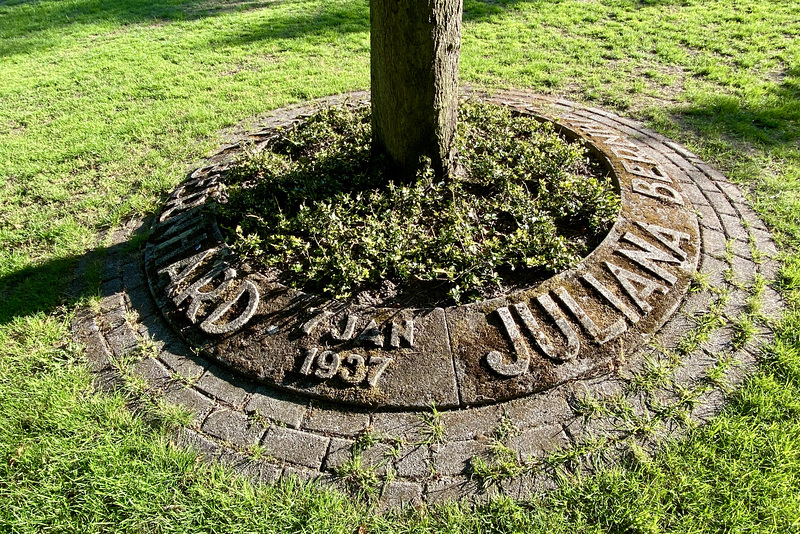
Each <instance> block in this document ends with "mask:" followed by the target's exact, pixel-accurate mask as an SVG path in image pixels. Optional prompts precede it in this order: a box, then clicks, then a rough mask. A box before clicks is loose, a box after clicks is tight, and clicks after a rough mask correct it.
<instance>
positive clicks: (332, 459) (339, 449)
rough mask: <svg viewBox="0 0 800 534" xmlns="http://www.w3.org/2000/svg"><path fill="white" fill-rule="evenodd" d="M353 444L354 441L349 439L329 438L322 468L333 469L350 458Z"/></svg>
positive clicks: (351, 457)
mask: <svg viewBox="0 0 800 534" xmlns="http://www.w3.org/2000/svg"><path fill="white" fill-rule="evenodd" d="M354 444H355V442H354V441H352V440H349V439H341V438H331V443H330V445H329V446H328V453H327V454H326V455H325V463H324V465H323V469H324V470H326V471H333V470H335V469H337V468H339V467H341V466H342V465H344V464H345V463H347V462H349V461H350V460H352V459H353V445H354Z"/></svg>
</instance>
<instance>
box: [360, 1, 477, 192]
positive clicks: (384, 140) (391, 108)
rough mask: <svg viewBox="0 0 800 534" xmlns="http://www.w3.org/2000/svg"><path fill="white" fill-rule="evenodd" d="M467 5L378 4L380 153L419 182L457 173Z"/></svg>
mask: <svg viewBox="0 0 800 534" xmlns="http://www.w3.org/2000/svg"><path fill="white" fill-rule="evenodd" d="M462 11H463V4H462V0H370V31H371V38H370V41H371V42H370V45H371V65H370V67H371V84H372V136H373V152H374V153H376V154H381V155H383V156H385V157H386V158H387V160H388V163H389V168H390V174H391V176H390V178H391V179H395V180H399V181H402V182H405V183H410V182H411V181H413V179H414V176H415V175H416V172H417V170H418V169H419V167H420V161H421V159H422V158H430V161H431V166H432V168H433V170H434V172H435V173H436V174H437V176H439V177H444V178H447V177H448V176H449V175H450V174H452V172H453V160H454V156H455V153H454V149H453V138H454V136H455V130H456V119H457V111H458V58H459V54H460V52H461V16H462Z"/></svg>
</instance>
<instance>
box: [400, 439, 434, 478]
mask: <svg viewBox="0 0 800 534" xmlns="http://www.w3.org/2000/svg"><path fill="white" fill-rule="evenodd" d="M395 469H397V474H398V475H399V476H401V477H407V478H422V477H425V476H428V475H430V474H431V453H430V450H429V449H428V446H427V445H412V446H410V447H407V448H405V449H403V450H401V451H400V456H399V458H398V459H397V461H396V462H395Z"/></svg>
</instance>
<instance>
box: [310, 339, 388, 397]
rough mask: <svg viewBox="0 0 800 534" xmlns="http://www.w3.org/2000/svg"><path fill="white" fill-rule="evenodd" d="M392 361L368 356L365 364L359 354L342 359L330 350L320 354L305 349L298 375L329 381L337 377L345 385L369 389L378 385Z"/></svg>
mask: <svg viewBox="0 0 800 534" xmlns="http://www.w3.org/2000/svg"><path fill="white" fill-rule="evenodd" d="M393 361H394V360H393V359H392V358H387V357H384V356H370V357H369V360H368V361H367V362H366V363H365V362H364V357H363V356H361V355H360V354H348V355H346V356H344V357H342V355H341V354H340V353H337V352H334V351H332V350H325V351H322V352H320V350H319V349H318V348H316V347H314V348H311V349H305V357H304V358H303V363H302V365H301V366H300V371H299V372H300V374H301V375H305V376H311V375H313V376H315V377H317V378H320V379H322V380H330V379H332V378H334V377H336V376H338V377H339V378H340V379H341V380H342V381H344V382H345V383H346V384H349V385H352V386H356V385H359V384H366V385H367V386H369V387H371V388H372V387H375V386H377V385H378V380H380V378H381V376H382V375H383V373H384V371H386V368H387V367H389V365H390V364H391V363H392V362H393Z"/></svg>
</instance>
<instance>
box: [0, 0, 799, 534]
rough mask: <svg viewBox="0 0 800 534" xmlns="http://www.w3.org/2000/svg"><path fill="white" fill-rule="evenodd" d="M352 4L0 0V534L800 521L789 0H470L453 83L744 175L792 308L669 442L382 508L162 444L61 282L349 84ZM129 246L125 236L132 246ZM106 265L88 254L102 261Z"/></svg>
mask: <svg viewBox="0 0 800 534" xmlns="http://www.w3.org/2000/svg"><path fill="white" fill-rule="evenodd" d="M367 8H368V6H367V3H366V2H364V1H361V0H359V1H353V0H339V1H335V2H318V1H311V0H309V1H299V0H295V1H291V0H284V1H275V2H225V3H223V2H215V1H214V0H211V1H186V0H184V1H180V0H163V1H158V0H157V1H152V0H148V1H144V0H121V1H115V2H110V1H108V2H107V1H103V0H99V1H86V0H60V1H55V0H40V1H38V2H27V1H16V0H10V1H9V0H7V1H4V2H0V178H1V179H0V346H2V351H0V405H1V406H2V409H0V530H3V531H10V532H41V531H47V530H53V531H64V532H72V531H81V532H87V531H89V532H98V531H115V532H126V531H131V532H132V531H154V532H196V531H220V532H223V531H225V532H227V531H230V532H252V531H258V532H292V531H306V532H320V531H325V532H359V531H360V532H676V533H678V532H680V533H684V532H776V533H784V532H798V531H800V404H799V403H798V399H800V335H798V332H800V314H798V311H797V306H798V301H799V300H800V254H799V253H798V252H799V250H798V247H800V225H798V221H800V147H799V146H798V140H800V132H799V131H798V120H800V103H799V102H800V64H799V63H798V58H800V50H798V49H799V48H800V39H798V38H797V36H798V35H800V23H799V22H798V21H800V6H798V5H797V4H795V3H792V2H785V1H782V0H774V1H767V0H759V1H756V0H742V1H739V2H735V3H731V2H722V1H715V0H712V1H706V2H696V1H692V0H688V1H686V0H681V1H672V0H658V1H656V0H653V1H645V2H638V1H631V0H594V1H583V0H562V1H558V2H549V1H548V2H545V1H535V0H534V1H521V0H520V1H517V0H507V1H501V2H488V1H487V2H483V1H477V0H467V1H466V2H465V6H464V8H465V26H464V33H463V39H464V44H463V54H462V58H461V61H462V69H461V72H462V81H464V82H466V83H473V84H478V85H483V86H507V87H517V88H530V89H533V90H536V91H540V92H545V93H552V94H557V95H560V96H565V97H568V98H572V99H574V100H578V101H581V102H586V103H589V104H593V105H598V106H602V107H606V108H610V109H612V110H614V111H616V112H618V113H621V114H623V115H628V116H633V117H635V118H639V119H642V120H645V121H646V122H647V124H648V125H649V126H651V127H653V128H655V129H657V130H658V131H659V132H661V133H662V134H665V135H668V136H669V137H671V138H673V139H675V140H677V141H680V142H682V143H684V144H686V145H687V146H688V147H689V148H690V149H691V150H693V151H694V152H696V153H698V154H699V155H700V156H701V157H702V158H703V159H704V160H705V161H707V162H709V163H711V164H713V165H714V166H716V167H717V168H719V169H721V170H723V171H724V172H725V174H726V175H728V176H729V177H730V178H731V179H733V180H734V181H735V182H736V183H738V184H740V185H741V186H742V187H744V188H745V189H746V190H747V191H748V194H749V195H750V198H751V199H752V201H753V204H754V206H755V207H756V209H757V210H758V211H759V212H760V214H761V215H762V216H763V217H764V219H765V220H766V221H767V222H768V224H769V225H770V227H771V228H773V229H775V230H776V232H777V238H778V243H779V245H780V248H781V251H782V253H783V254H784V260H785V267H784V269H783V272H782V275H781V277H780V279H779V280H778V281H777V284H778V286H779V287H780V288H781V291H782V292H783V294H784V295H785V297H786V298H787V301H788V304H789V310H788V312H787V314H786V316H785V317H784V320H783V321H782V323H781V324H780V325H779V328H778V330H777V339H776V341H775V342H774V343H773V344H772V345H771V347H770V349H769V350H768V351H767V352H766V353H765V355H764V362H763V364H762V365H761V367H760V368H759V370H758V371H757V372H756V374H755V375H754V376H753V377H752V378H750V379H749V380H748V382H747V383H746V385H745V386H744V387H743V388H741V389H740V390H738V391H736V392H733V393H732V394H731V398H730V403H729V404H728V406H727V408H726V409H725V411H724V412H723V413H722V414H721V415H720V416H719V417H718V418H716V419H715V420H713V421H711V422H710V423H709V424H708V425H706V426H704V427H700V428H697V429H695V430H693V431H691V432H690V433H689V435H688V436H687V438H686V439H684V440H681V441H680V442H679V443H673V444H665V445H664V447H663V450H660V451H658V452H657V453H656V454H655V455H653V456H650V457H638V458H633V459H632V460H631V461H630V462H629V463H628V464H625V465H622V466H616V467H614V466H612V467H609V468H607V469H605V470H602V471H601V472H599V473H597V474H594V475H591V476H588V475H565V477H564V479H563V480H561V481H560V484H559V489H557V490H556V491H554V492H552V493H549V494H546V495H543V496H541V498H539V499H536V500H534V501H531V502H528V503H516V502H512V501H509V500H504V499H500V500H497V501H495V502H492V503H490V504H487V505H485V506H483V507H480V508H478V509H477V510H471V509H469V508H468V507H465V506H460V505H448V506H443V507H432V508H429V509H426V510H420V511H406V512H399V513H395V514H389V515H387V516H375V515H373V514H371V513H370V510H369V508H368V506H367V505H365V504H363V503H355V502H351V501H349V500H346V499H344V498H342V497H341V496H337V495H334V494H329V493H326V492H323V491H321V490H319V489H315V488H313V487H306V486H302V485H298V484H292V483H283V484H279V485H276V486H274V487H273V486H270V487H266V488H259V489H255V488H252V487H251V486H250V485H248V484H247V483H246V482H244V481H242V480H241V479H238V478H236V477H235V476H233V475H232V474H231V473H228V472H226V471H225V470H224V469H221V468H219V467H214V466H207V465H206V464H204V463H203V462H199V461H196V460H195V458H194V456H193V455H192V454H191V453H187V452H184V451H180V450H176V449H175V448H174V447H172V446H171V445H170V440H169V435H170V434H169V433H168V432H167V429H168V428H171V427H173V426H174V425H179V424H182V419H181V417H179V416H178V415H179V414H178V415H176V414H172V413H170V412H169V411H168V410H164V409H162V408H160V407H158V406H153V407H151V408H147V409H139V410H138V411H135V412H131V411H129V410H128V409H127V408H126V402H127V400H128V397H126V392H125V391H120V392H117V393H116V394H105V393H102V392H99V391H97V390H96V389H95V387H94V386H93V385H92V382H91V377H90V375H89V373H88V372H87V370H86V368H85V366H84V364H83V362H82V356H81V348H80V347H77V346H75V345H73V344H72V343H71V342H70V334H69V327H68V320H69V317H70V314H71V313H72V312H73V310H74V309H75V306H76V304H77V303H78V302H80V301H87V300H88V301H91V298H92V292H91V291H89V292H84V293H82V294H79V295H67V293H66V289H67V288H68V287H69V278H70V272H71V269H72V268H73V267H74V266H75V264H76V263H77V261H79V260H80V259H81V258H85V257H86V254H87V252H89V251H90V250H95V249H97V248H98V247H100V248H102V245H103V243H102V242H101V243H97V242H96V236H97V235H99V232H100V231H102V230H104V229H109V228H113V227H115V226H116V225H118V224H119V222H120V221H122V220H124V219H125V218H127V217H129V216H133V215H137V214H148V213H152V212H153V211H154V210H155V209H156V207H157V206H158V203H159V202H160V200H161V199H163V197H164V195H165V194H166V193H167V192H168V191H170V190H171V189H172V188H173V187H174V185H175V184H176V183H177V182H178V181H179V180H180V179H181V178H182V177H183V173H184V171H185V170H186V169H187V167H188V165H189V164H190V163H192V162H196V161H199V160H200V159H201V158H202V157H203V155H204V154H206V153H207V151H209V150H210V149H211V148H212V147H213V146H214V145H215V144H216V143H217V140H218V139H219V132H220V130H221V129H223V128H225V127H229V126H232V125H233V124H235V123H236V122H238V121H240V120H244V119H247V118H248V117H250V116H253V115H255V114H258V113H260V112H263V111H265V110H269V109H273V108H276V107H279V106H281V105H284V104H287V103H289V102H293V101H298V100H303V99H307V98H311V97H315V96H323V95H326V94H333V93H339V92H343V91H349V90H356V89H363V88H366V87H367V86H368V85H369V79H368V35H367V29H368V9H367ZM130 246H138V245H137V243H131V244H130ZM98 268H99V265H98Z"/></svg>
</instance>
